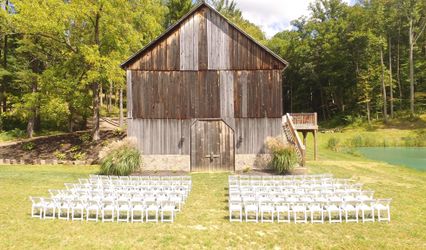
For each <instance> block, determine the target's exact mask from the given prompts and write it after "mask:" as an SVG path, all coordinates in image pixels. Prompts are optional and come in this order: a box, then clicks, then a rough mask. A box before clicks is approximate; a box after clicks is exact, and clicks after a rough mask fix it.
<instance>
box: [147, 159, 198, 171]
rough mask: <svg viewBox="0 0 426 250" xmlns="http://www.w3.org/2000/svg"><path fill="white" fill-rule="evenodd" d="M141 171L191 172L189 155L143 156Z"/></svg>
mask: <svg viewBox="0 0 426 250" xmlns="http://www.w3.org/2000/svg"><path fill="white" fill-rule="evenodd" d="M141 168H142V170H143V171H184V172H189V171H191V158H190V156H189V155H143V156H142V167H141Z"/></svg>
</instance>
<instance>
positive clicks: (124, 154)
mask: <svg viewBox="0 0 426 250" xmlns="http://www.w3.org/2000/svg"><path fill="white" fill-rule="evenodd" d="M99 158H100V159H101V170H100V174H104V175H120V176H121V175H129V174H131V173H132V172H134V171H135V170H137V169H138V168H139V166H140V163H141V156H140V153H139V150H138V149H137V148H136V143H135V140H134V139H131V138H126V139H124V140H121V141H116V142H113V143H111V144H110V145H108V146H107V147H105V148H104V149H103V150H102V151H101V152H100V153H99Z"/></svg>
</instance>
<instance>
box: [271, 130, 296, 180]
mask: <svg viewBox="0 0 426 250" xmlns="http://www.w3.org/2000/svg"><path fill="white" fill-rule="evenodd" d="M266 146H267V148H268V149H269V150H270V151H271V153H272V161H271V165H272V168H273V169H274V170H275V171H276V172H277V173H278V174H286V173H289V172H290V171H291V170H293V168H294V167H295V166H296V164H297V155H296V151H295V150H294V147H293V146H288V145H285V144H284V143H283V142H282V141H280V140H278V139H277V138H270V137H268V138H267V139H266Z"/></svg>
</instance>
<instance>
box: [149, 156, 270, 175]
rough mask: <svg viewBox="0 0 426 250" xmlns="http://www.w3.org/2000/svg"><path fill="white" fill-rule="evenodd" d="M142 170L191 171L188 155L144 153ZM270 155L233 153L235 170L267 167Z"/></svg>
mask: <svg viewBox="0 0 426 250" xmlns="http://www.w3.org/2000/svg"><path fill="white" fill-rule="evenodd" d="M142 157H143V159H142V161H143V162H142V170H143V171H185V172H190V171H191V158H190V156H189V155H144V156H142ZM270 161H271V156H270V155H268V154H258V155H255V154H244V155H239V154H237V155H235V171H243V170H245V169H250V170H252V169H257V170H260V169H268V168H269V163H270Z"/></svg>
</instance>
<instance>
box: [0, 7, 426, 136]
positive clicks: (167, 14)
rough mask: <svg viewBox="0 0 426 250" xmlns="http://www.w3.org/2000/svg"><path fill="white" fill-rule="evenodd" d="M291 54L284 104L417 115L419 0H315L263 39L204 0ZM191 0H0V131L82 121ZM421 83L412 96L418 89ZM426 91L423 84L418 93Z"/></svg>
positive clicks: (99, 108)
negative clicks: (127, 63) (304, 13)
mask: <svg viewBox="0 0 426 250" xmlns="http://www.w3.org/2000/svg"><path fill="white" fill-rule="evenodd" d="M208 2H209V3H210V4H212V5H213V6H214V7H215V8H216V9H217V10H218V11H220V12H221V13H222V14H224V15H225V16H226V17H227V18H228V19H230V20H231V21H232V22H234V23H235V24H237V25H238V26H239V27H241V28H242V29H243V30H245V31H246V32H247V33H248V34H250V35H251V36H252V37H253V38H255V39H256V40H259V41H261V42H262V43H264V44H265V45H267V46H268V47H269V48H271V49H272V50H273V51H274V52H276V53H277V54H279V55H280V56H281V57H283V58H284V59H286V60H287V61H289V62H290V67H289V68H288V69H287V70H286V71H285V73H284V92H285V93H284V94H285V103H284V108H285V110H286V111H288V112H290V111H291V112H301V111H305V112H308V111H316V112H319V114H320V117H321V118H323V119H330V118H333V117H335V116H338V115H341V114H350V115H360V116H365V117H366V118H367V119H368V120H371V119H372V117H373V115H374V114H380V115H381V116H382V117H383V118H384V119H388V117H389V118H392V117H393V116H395V112H397V111H401V110H409V111H410V112H411V113H412V114H414V113H415V112H416V109H417V108H421V106H420V105H418V104H417V102H418V100H419V99H420V98H421V96H420V97H419V96H418V93H422V92H426V90H425V89H426V86H425V84H424V83H425V80H426V70H425V67H426V63H425V62H426V61H425V59H426V36H425V32H424V30H425V25H426V18H425V16H426V15H425V11H426V7H425V5H426V3H425V2H424V1H421V0H417V1H415V0H376V1H373V0H370V1H367V0H366V1H359V2H357V3H356V4H355V5H353V6H348V5H347V4H345V3H343V2H342V1H341V0H317V1H315V2H314V3H313V4H311V6H310V12H311V13H310V16H309V17H301V18H299V19H297V20H294V21H293V22H292V25H293V29H292V30H290V31H282V32H279V33H278V34H276V35H275V36H274V37H272V38H271V39H266V37H265V34H264V33H263V31H262V30H261V29H260V28H259V27H258V26H256V25H254V24H253V23H250V22H249V21H248V20H246V19H244V18H243V15H242V12H241V10H239V9H238V6H237V4H236V3H235V2H234V1H232V0H210V1H208ZM194 4H196V2H195V3H194V2H193V1H191V0H72V1H71V0H40V1H34V0H19V1H18V0H0V7H1V8H0V58H1V60H0V130H9V129H14V128H21V129H24V130H26V131H27V134H28V136H29V137H31V136H32V135H33V133H34V131H38V130H41V129H47V130H68V131H74V130H80V129H84V128H85V127H86V126H87V124H88V122H90V121H91V122H92V127H93V131H92V135H93V139H94V140H97V139H98V138H99V117H100V114H101V113H103V112H105V113H108V112H111V111H112V110H119V111H120V112H118V113H119V114H120V115H119V116H120V121H121V122H122V121H123V116H124V115H123V108H122V107H123V106H125V105H123V102H124V101H123V95H125V72H124V71H123V70H122V69H120V67H119V65H120V63H121V62H123V61H124V60H125V59H127V58H128V57H129V56H130V55H131V54H133V53H134V52H136V51H137V50H139V49H140V48H142V47H144V46H145V45H146V44H148V43H149V42H150V41H151V40H153V39H155V38H156V37H157V36H158V35H160V34H161V33H162V32H163V31H164V30H165V29H167V28H168V27H169V26H170V25H172V24H173V23H175V22H176V21H177V20H179V19H180V18H181V17H182V16H183V15H185V14H186V13H187V12H188V11H189V10H190V9H191V8H192V7H193V6H194ZM416 93H417V95H416ZM425 98H426V95H425Z"/></svg>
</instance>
